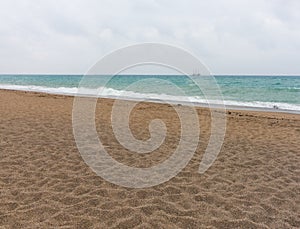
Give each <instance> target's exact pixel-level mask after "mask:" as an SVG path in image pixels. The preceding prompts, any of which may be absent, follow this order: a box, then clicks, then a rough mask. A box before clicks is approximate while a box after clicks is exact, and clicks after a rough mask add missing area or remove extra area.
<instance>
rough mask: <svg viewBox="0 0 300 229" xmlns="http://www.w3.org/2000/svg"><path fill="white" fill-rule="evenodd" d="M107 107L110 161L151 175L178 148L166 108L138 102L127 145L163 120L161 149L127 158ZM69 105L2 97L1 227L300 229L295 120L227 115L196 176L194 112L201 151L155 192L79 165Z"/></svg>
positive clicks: (204, 126)
mask: <svg viewBox="0 0 300 229" xmlns="http://www.w3.org/2000/svg"><path fill="white" fill-rule="evenodd" d="M112 102H113V101H112V100H109V99H102V100H100V101H99V103H100V104H99V106H98V109H97V113H98V114H99V115H97V117H98V119H97V121H96V123H97V128H98V132H99V136H100V138H101V140H102V141H103V142H104V145H105V146H106V148H107V150H108V151H109V153H110V154H111V155H112V156H113V157H114V158H115V159H116V160H118V161H120V162H122V163H125V164H127V165H131V166H136V167H148V166H151V165H155V164H156V163H159V162H161V161H163V160H165V159H166V158H167V157H168V156H169V155H170V154H171V153H172V151H173V150H174V149H175V148H176V146H177V144H178V140H179V136H180V132H179V129H180V122H179V119H178V117H177V116H176V115H175V113H174V110H173V109H172V107H170V106H168V105H162V104H153V103H142V104H139V105H138V106H137V107H136V109H135V110H134V112H133V113H132V120H133V121H132V123H131V129H132V131H133V134H134V136H135V137H136V138H139V139H147V138H148V137H149V132H148V129H147V126H148V121H149V120H151V119H153V118H162V119H164V120H165V123H166V126H167V128H168V133H167V138H166V141H165V143H164V144H163V145H162V146H161V147H160V148H159V149H158V150H156V151H155V152H154V153H151V154H143V155H136V154H133V153H131V152H128V151H127V150H125V149H124V148H123V147H122V146H120V145H119V143H118V142H117V141H116V139H115V138H114V136H113V134H112V129H111V126H110V121H109V120H110V109H111V105H112ZM72 104H73V98H72V97H67V96H58V95H46V94H39V93H29V92H27V93H26V92H16V91H4V90H0V227H4V228H5V227H12V228H13V227H15V228H26V227H27V228H51V227H55V228H56V227H62V228H74V227H75V228H89V227H97V228H108V227H112V228H132V227H137V228H177V227H179V228H236V227H238V228H299V227H300V144H299V143H300V115H292V114H280V113H264V112H249V111H247V112H246V111H230V112H228V115H227V121H228V123H227V132H226V137H225V141H224V145H223V147H222V150H221V152H220V154H219V156H218V158H217V160H216V161H215V163H214V164H213V166H212V167H211V168H210V169H209V170H208V171H207V172H206V173H205V174H202V175H201V174H199V173H198V167H199V163H200V161H201V157H202V156H203V152H204V149H205V147H206V144H207V139H208V137H209V133H210V121H209V120H210V115H209V112H208V110H207V109H200V108H199V109H198V113H199V117H200V124H201V131H202V133H201V137H200V144H199V147H198V149H197V151H196V153H195V155H194V157H193V158H192V160H191V161H190V163H189V164H188V166H187V167H186V168H185V169H184V170H182V171H181V172H180V173H179V174H178V175H177V176H176V177H174V178H172V179H171V180H170V181H168V182H166V183H163V184H161V185H158V186H155V187H151V188H147V189H130V188H123V187H120V186H117V185H114V184H111V183H109V182H107V181H105V180H104V179H102V178H101V177H99V176H97V175H96V174H95V173H94V172H93V171H92V170H91V169H90V168H89V167H88V166H87V165H86V164H85V163H84V161H83V160H82V158H81V156H80V154H79V152H78V150H77V147H76V144H75V140H74V137H73V132H72V121H71V117H72ZM100 106H101V109H100ZM158 111H159V112H158ZM100 114H101V115H100Z"/></svg>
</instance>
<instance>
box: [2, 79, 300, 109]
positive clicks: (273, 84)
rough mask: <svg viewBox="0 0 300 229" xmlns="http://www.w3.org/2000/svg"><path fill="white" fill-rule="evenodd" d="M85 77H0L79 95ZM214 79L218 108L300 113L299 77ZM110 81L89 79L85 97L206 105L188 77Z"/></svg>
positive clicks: (6, 83) (15, 85) (29, 87)
mask: <svg viewBox="0 0 300 229" xmlns="http://www.w3.org/2000/svg"><path fill="white" fill-rule="evenodd" d="M82 77H83V76H81V75H0V89H9V90H23V91H36V92H46V93H54V94H67V95H76V93H78V86H79V84H80V82H81V80H82ZM194 77H195V78H196V76H194ZM194 77H192V78H194ZM214 77H215V79H216V82H217V84H218V85H219V87H220V91H221V94H222V96H223V100H222V98H220V97H218V98H217V97H216V98H213V100H212V101H213V102H214V103H215V104H219V103H222V101H224V104H225V105H226V106H228V107H235V106H237V107H241V108H243V107H244V108H247V109H252V108H253V109H257V108H258V109H273V110H278V111H295V112H296V113H299V112H300V76H262V75H255V76H252V75H251V76H249V75H222V76H214ZM109 78H110V77H108V76H89V77H88V80H86V81H85V82H84V85H83V86H84V88H85V89H86V90H85V92H86V94H87V95H94V94H95V93H96V92H97V90H96V89H97V88H101V95H100V97H111V98H115V97H121V98H122V97H123V98H129V99H136V100H148V101H156V100H164V101H172V102H178V103H181V102H182V103H184V102H193V103H199V104H205V103H207V100H206V97H205V95H204V94H203V93H202V91H201V89H200V88H199V87H198V86H197V85H196V84H195V83H193V81H192V80H191V78H189V77H187V76H182V75H118V76H114V77H112V78H111V79H110V80H109V82H106V81H107V80H108V79H109ZM199 79H200V81H199ZM197 80H198V81H199V82H200V84H201V85H203V87H209V85H207V84H206V80H205V79H204V78H203V79H201V76H197ZM201 80H202V81H201ZM198 81H197V82H198ZM170 85H176V87H178V88H180V90H177V89H176V90H175V89H174V87H170Z"/></svg>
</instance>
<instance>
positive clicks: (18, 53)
mask: <svg viewBox="0 0 300 229" xmlns="http://www.w3.org/2000/svg"><path fill="white" fill-rule="evenodd" d="M299 12H300V1H299V0H269V1H263V0H249V1H246V0H224V1H221V0H220V1H217V0H216V1H214V0H209V1H204V0H203V1H201V0H192V1H182V0H169V1H166V0H156V1H155V0H124V1H123V0H120V1H117V0H69V1H66V0H60V1H54V0H39V1H35V0H1V1H0V73H52V74H55V73H76V74H80V73H85V72H86V71H87V70H88V69H89V67H91V66H92V65H93V64H94V63H95V62H96V61H97V60H98V59H99V58H101V57H102V56H103V55H105V54H107V53H108V52H111V51H112V50H114V49H117V48H120V47H123V46H127V45H130V44H134V43H137V42H163V43H169V44H173V45H177V46H181V47H183V48H185V49H188V50H189V51H191V52H192V53H194V54H195V55H196V56H198V57H199V58H200V59H201V60H202V61H203V62H204V63H205V64H206V65H207V66H208V67H209V69H210V70H211V71H212V72H213V73H215V74H300V13H299Z"/></svg>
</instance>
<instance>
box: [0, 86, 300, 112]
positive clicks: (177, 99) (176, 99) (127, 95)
mask: <svg viewBox="0 0 300 229" xmlns="http://www.w3.org/2000/svg"><path fill="white" fill-rule="evenodd" d="M0 89H6V90H19V91H32V92H43V93H48V94H59V95H71V96H92V97H101V98H113V99H117V98H119V99H128V100H135V101H150V102H158V103H166V102H169V103H173V104H176V103H180V104H186V105H188V104H194V105H199V106H205V107H207V106H208V103H207V100H205V99H203V98H201V97H198V96H173V95H167V94H154V93H149V94H143V93H137V92H133V91H122V90H115V89H112V88H101V89H102V90H101V96H99V95H98V92H99V89H90V88H83V90H81V91H83V93H81V94H80V95H79V94H78V88H76V87H72V88H68V87H58V88H51V87H43V86H33V85H29V86H24V85H0ZM222 104H223V101H218V100H213V101H210V107H220V106H221V105H222ZM224 104H225V106H226V108H228V109H246V110H267V111H270V110H271V111H278V112H289V113H297V114H298V113H300V104H288V103H274V102H261V101H253V102H241V101H231V100H225V101H224ZM274 106H276V108H278V109H274Z"/></svg>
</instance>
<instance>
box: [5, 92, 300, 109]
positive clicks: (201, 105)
mask: <svg viewBox="0 0 300 229" xmlns="http://www.w3.org/2000/svg"><path fill="white" fill-rule="evenodd" d="M2 90H3V91H14V92H19V91H20V92H28V93H40V94H47V95H60V96H68V97H75V96H78V97H91V98H95V97H96V98H98V99H113V100H114V99H118V100H127V101H137V102H147V103H159V104H173V105H177V104H180V105H184V106H191V104H192V105H193V106H195V107H199V108H209V109H222V110H224V111H250V112H251V111H253V112H268V113H269V112H271V113H273V112H274V113H284V114H295V115H300V111H298V110H288V109H277V108H267V107H254V106H253V107H252V106H239V105H224V106H223V105H220V104H209V105H208V104H206V103H198V102H192V101H191V102H187V101H174V100H159V99H143V98H141V99H139V98H132V97H125V96H124V97H118V96H102V97H97V96H92V95H74V94H72V93H54V92H53V93H51V92H44V91H33V90H32V91H31V90H16V89H2V88H0V91H2Z"/></svg>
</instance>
